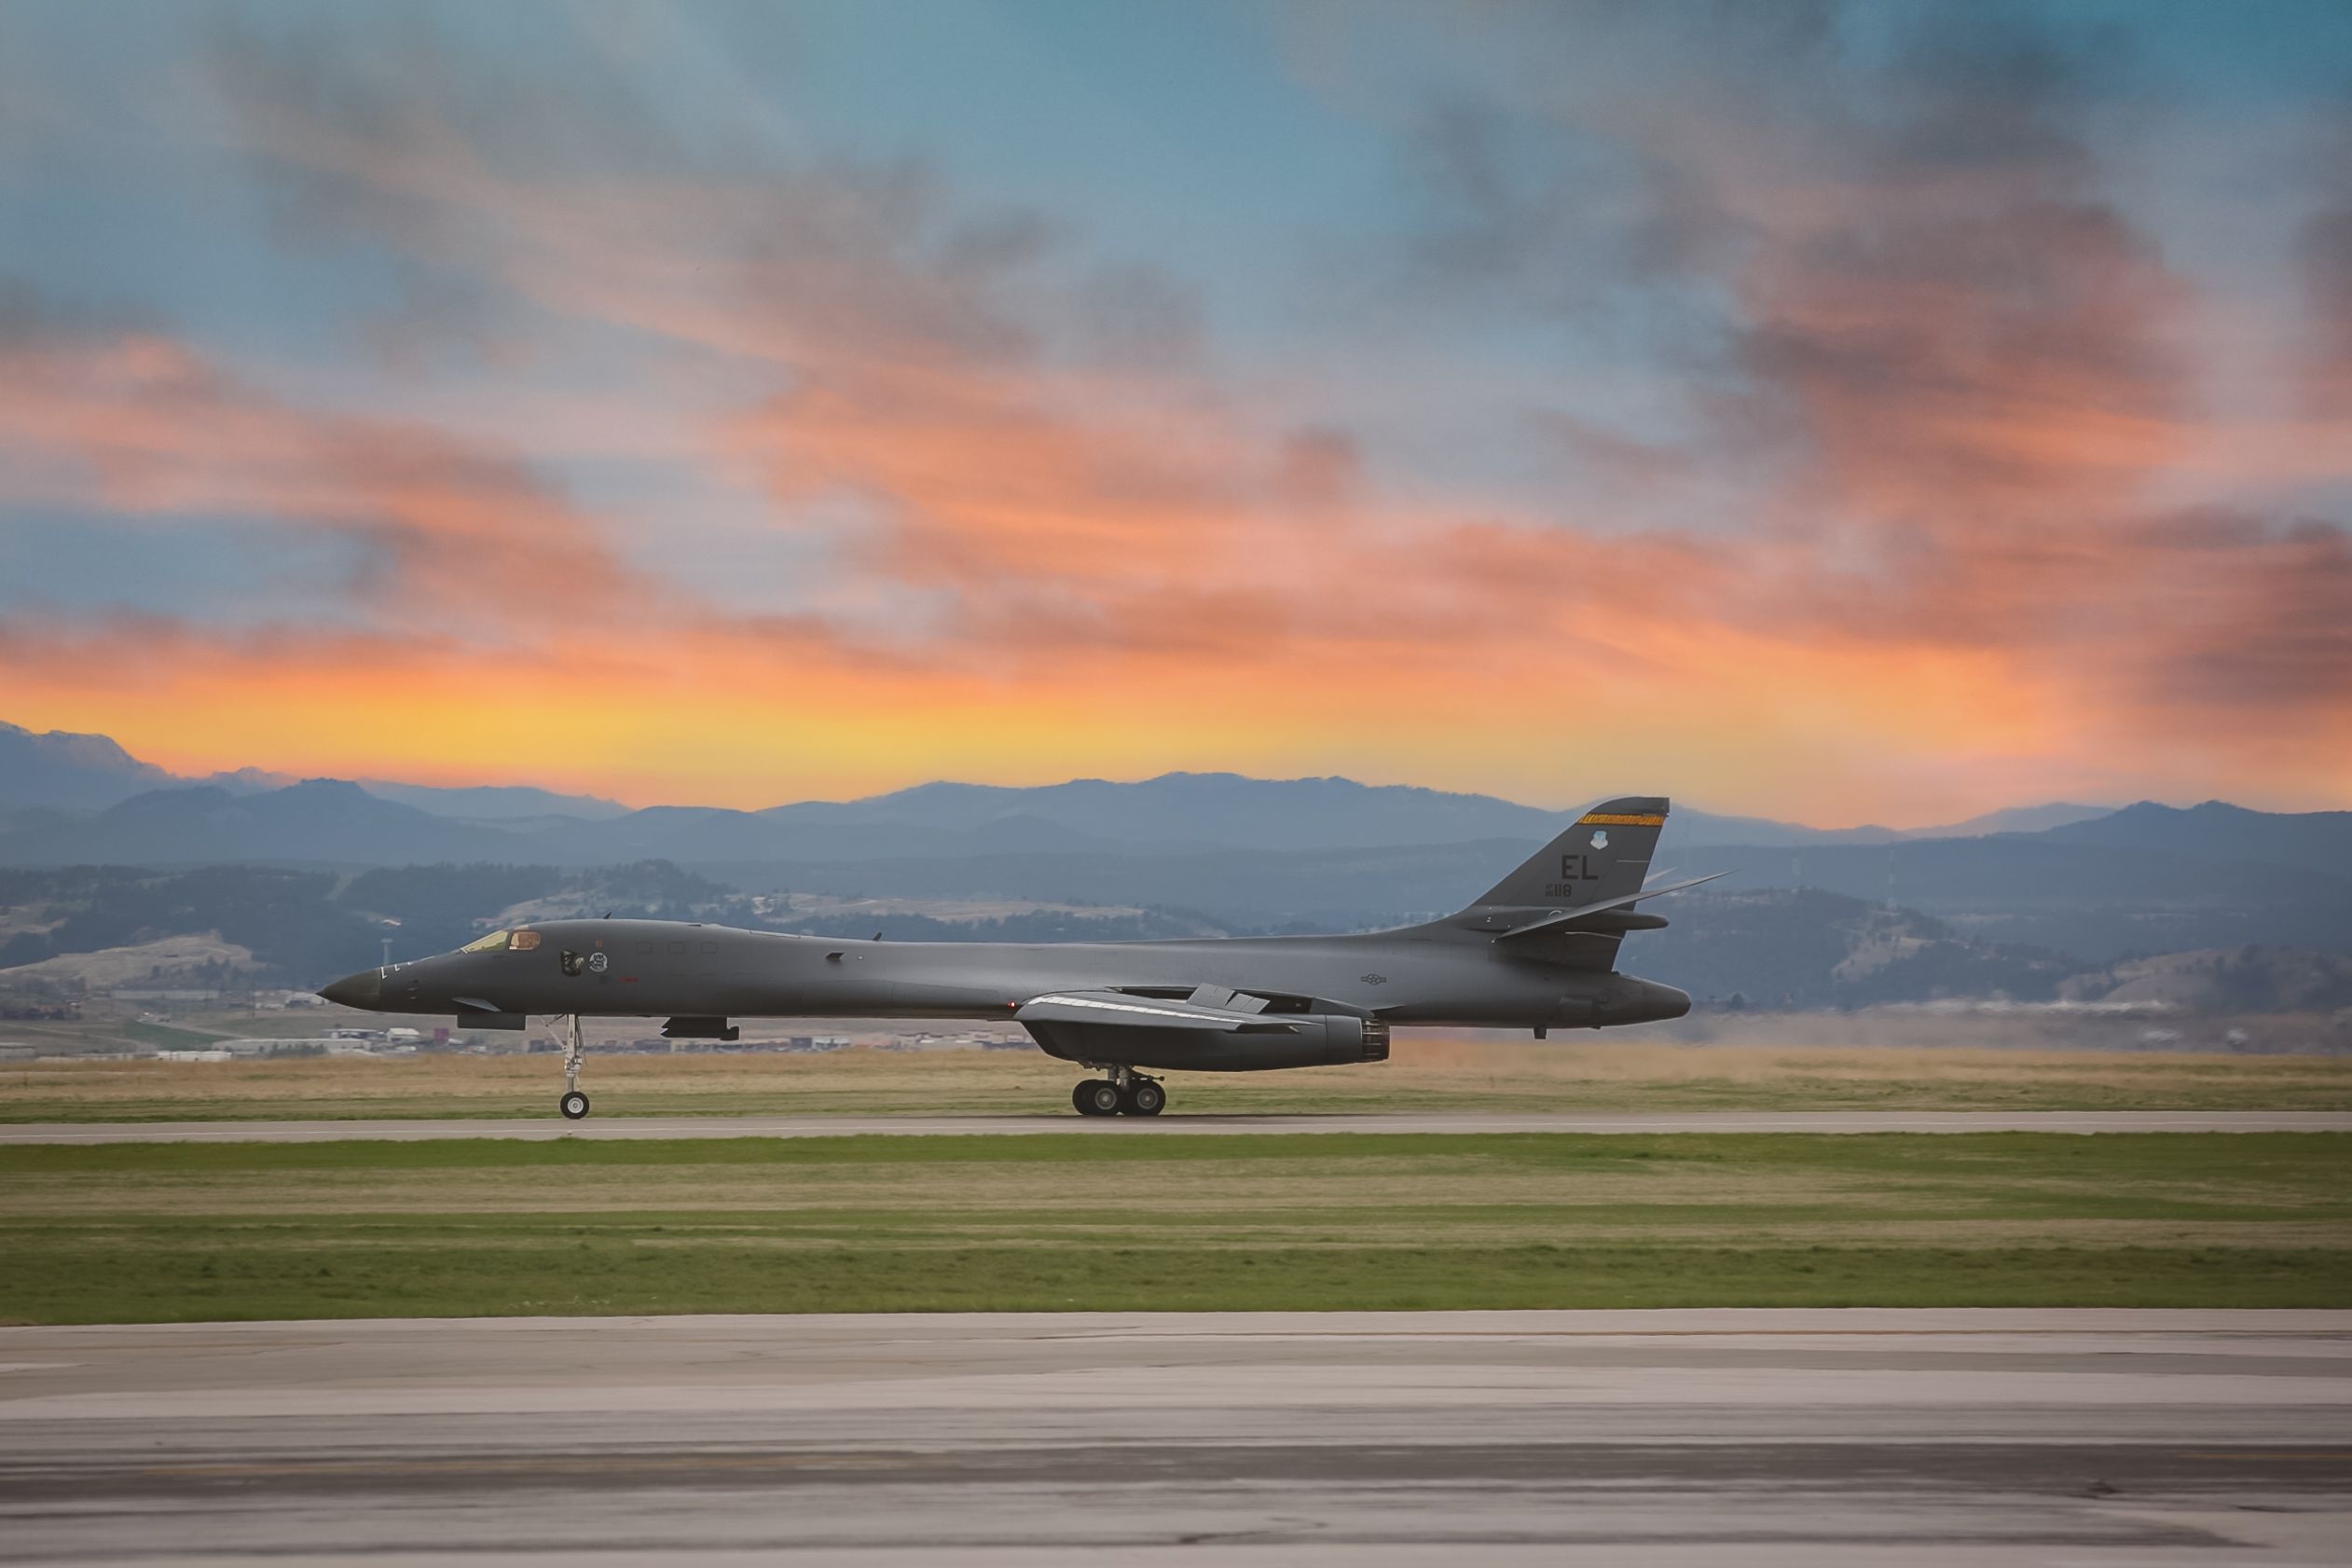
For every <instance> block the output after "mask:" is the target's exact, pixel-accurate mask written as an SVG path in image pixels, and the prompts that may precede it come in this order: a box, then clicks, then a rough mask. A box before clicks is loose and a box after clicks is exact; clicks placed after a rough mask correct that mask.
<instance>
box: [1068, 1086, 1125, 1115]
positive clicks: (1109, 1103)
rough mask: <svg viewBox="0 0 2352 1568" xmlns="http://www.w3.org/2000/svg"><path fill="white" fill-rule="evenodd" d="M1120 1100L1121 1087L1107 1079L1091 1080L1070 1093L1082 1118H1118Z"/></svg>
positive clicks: (1071, 1100)
mask: <svg viewBox="0 0 2352 1568" xmlns="http://www.w3.org/2000/svg"><path fill="white" fill-rule="evenodd" d="M1119 1099H1120V1095H1119V1085H1117V1084H1116V1083H1113V1082H1112V1081H1111V1080H1108V1079H1107V1078H1090V1079H1088V1080H1086V1081H1085V1082H1083V1083H1081V1084H1080V1085H1079V1086H1078V1087H1077V1088H1075V1089H1073V1090H1071V1091H1070V1103H1071V1104H1072V1105H1074V1106H1076V1107H1078V1113H1079V1115H1080V1116H1117V1115H1118V1114H1119Z"/></svg>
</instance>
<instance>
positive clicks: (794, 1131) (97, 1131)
mask: <svg viewBox="0 0 2352 1568" xmlns="http://www.w3.org/2000/svg"><path fill="white" fill-rule="evenodd" d="M2345 1132H2352V1111H2331V1110H2015V1111H2007V1110H1952V1111H1937V1110H1919V1111H1905V1110H1814V1111H1806V1110H1791V1111H1736V1110H1726V1111H1671V1112H1661V1113H1657V1114H1644V1113H1638V1112H1625V1113H1608V1112H1597V1113H1592V1114H1585V1115H1577V1114H1557V1113H1550V1112H1542V1113H1534V1114H1523V1115H1522V1114H1515V1113H1512V1112H1508V1111H1501V1112H1479V1111H1445V1112H1437V1113H1420V1112H1412V1111H1400V1112H1396V1113H1392V1114H1386V1115H1361V1114H1347V1115H1332V1116H1185V1115H1180V1114H1176V1113H1174V1112H1171V1113H1170V1114H1168V1115H1165V1116H1161V1117H1155V1118H1152V1119H1150V1120H1148V1121H1145V1120H1137V1119H1135V1118H1133V1117H1105V1118H1099V1119H1098V1118H1094V1117H1083V1116H1075V1115H1071V1114H1069V1113H1067V1112H1060V1113H1054V1112H1040V1113H1038V1114H1035V1115H1029V1116H641V1117H628V1116H600V1117H599V1116H592V1117H590V1118H588V1119H587V1120H586V1121H564V1120H562V1119H561V1118H560V1117H557V1116H556V1115H553V1114H552V1113H551V1114H549V1115H547V1116H545V1117H540V1118H533V1119H530V1120H528V1121H488V1120H478V1121H475V1120H460V1119H454V1118H452V1119H446V1120H438V1121H29V1122H19V1123H16V1124H13V1125H0V1147H5V1146H7V1145H10V1144H100V1143H324V1142H332V1141H335V1140H337V1139H342V1138H389V1139H394V1140H401V1141H412V1140H417V1139H424V1138H525V1139H535V1140H545V1139H550V1138H837V1137H854V1136H860V1135H899V1136H916V1135H927V1136H928V1135H960V1136H974V1137H980V1136H1006V1135H1022V1134H1037V1133H1085V1134H1090V1135H1097V1136H1103V1137H1160V1136H1170V1135H1174V1136H1182V1135H1188V1134H1204V1133H1221V1134H1222V1133H1246V1134H1270V1133H1601V1134H1607V1133H1625V1134H1630V1133H1643V1134H1656V1133H2345Z"/></svg>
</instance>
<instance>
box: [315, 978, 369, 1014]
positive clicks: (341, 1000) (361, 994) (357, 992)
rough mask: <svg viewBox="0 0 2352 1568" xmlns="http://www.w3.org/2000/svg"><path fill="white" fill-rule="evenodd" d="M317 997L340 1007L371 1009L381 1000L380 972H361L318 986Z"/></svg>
mask: <svg viewBox="0 0 2352 1568" xmlns="http://www.w3.org/2000/svg"><path fill="white" fill-rule="evenodd" d="M319 995H320V996H322V997H325V998H326V999H327V1000H328V1001H330V1002H334V1003H336V1004H337V1005H338V1006H341V1007H356V1008H372V1007H374V1006H375V1005H376V1004H377V1003H378V1002H379V1001H381V1000H383V997H384V977H383V974H382V972H381V971H380V970H360V972H359V973H357V974H347V975H345V976H344V977H343V978H342V979H340V980H338V981H337V982H335V983H333V984H331V985H322V986H320V987H319Z"/></svg>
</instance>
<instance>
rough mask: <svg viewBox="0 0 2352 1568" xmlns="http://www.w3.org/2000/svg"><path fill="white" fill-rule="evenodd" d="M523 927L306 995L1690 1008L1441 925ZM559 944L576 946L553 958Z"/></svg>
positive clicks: (1391, 1017)
mask: <svg viewBox="0 0 2352 1568" xmlns="http://www.w3.org/2000/svg"><path fill="white" fill-rule="evenodd" d="M528 929H529V930H530V931H531V932H533V933H535V934H536V935H537V936H538V938H539V941H538V943H537V945H536V946H535V947H533V948H532V949H531V950H530V951H529V952H515V951H513V950H512V949H511V948H509V949H502V950H500V951H495V952H482V953H463V952H461V953H447V954H443V955H441V956H437V957H432V958H422V959H419V960H417V961H415V962H413V963H406V964H394V965H392V966H391V967H390V968H388V969H381V970H367V971H363V972H362V973H359V974H355V975H352V976H351V977H349V978H348V979H345V980H341V981H337V983H335V984H334V985H332V986H329V987H328V988H327V991H326V992H325V993H324V994H325V995H326V996H327V997H329V999H331V1000H334V1001H338V1002H342V1003H344V1004H346V1005H348V1006H351V1007H360V1008H368V1009H372V1010H374V1011H378V1012H414V1013H448V1014H453V1015H455V1016H457V1017H458V1019H459V1021H460V1022H461V1023H462V1022H464V1021H465V1019H466V1016H467V1015H468V1014H473V1015H475V1016H477V1017H483V1018H488V1017H489V1016H493V1015H501V1014H503V1015H508V1016H519V1015H528V1014H530V1013H555V1014H561V1013H578V1014H581V1015H584V1016H587V1017H597V1018H601V1017H647V1018H659V1017H680V1016H690V1017H718V1018H727V1017H738V1018H740V1017H749V1018H997V1019H1010V1018H1011V1016H1012V1015H1013V1013H1014V1012H1016V1011H1019V1009H1020V1007H1021V1006H1022V1004H1023V1003H1025V1002H1026V1001H1029V1000H1030V999H1032V998H1033V997H1038V996H1040V995H1043V994H1046V993H1050V992H1056V991H1097V990H1122V991H1133V990H1136V989H1137V988H1139V987H1144V988H1151V989H1155V990H1156V989H1160V988H1168V989H1182V990H1186V991H1190V990H1192V989H1193V988H1195V987H1197V986H1200V985H1204V984H1205V985H1216V986H1222V987H1224V988H1226V989H1228V990H1231V991H1236V992H1243V993H1254V994H1257V995H1260V996H1263V995H1269V994H1272V995H1275V996H1280V997H1307V998H1313V999H1314V1002H1315V1003H1316V1004H1317V1005H1316V1006H1315V1007H1314V1008H1313V1009H1311V1010H1310V1011H1331V1012H1339V1013H1350V1014H1354V1015H1355V1016H1357V1017H1363V1018H1377V1019H1381V1020H1383V1021H1385V1022H1387V1023H1390V1024H1406V1025H1448V1024H1451V1025H1467V1026H1477V1027H1498V1026H1508V1027H1518V1028H1533V1027H1555V1026H1557V1027H1594V1028H1598V1027H1600V1026H1602V1025H1611V1024H1634V1023H1642V1022H1645V1021H1649V1020H1653V1019H1662V1018H1679V1017H1681V1016H1682V1015H1683V1014H1684V1013H1685V1012H1687V1011H1690V998H1689V997H1687V996H1685V995H1684V994H1683V993H1682V992H1680V991H1677V990H1675V989H1674V988H1672V987H1671V986H1667V985H1659V984H1657V983H1654V982H1651V981H1646V980H1637V979H1634V978H1633V977H1632V976H1630V975H1621V974H1615V973H1608V972H1602V973H1593V972H1591V971H1589V970H1577V969H1571V968H1568V967H1565V966H1563V965H1561V964H1559V963H1556V962H1549V961H1547V960H1546V959H1545V958H1543V957H1541V956H1534V955H1528V956H1521V955H1520V954H1519V953H1518V952H1516V951H1515V950H1512V949H1510V948H1507V947H1506V946H1505V945H1504V944H1502V943H1499V942H1494V941H1492V939H1491V938H1488V937H1484V936H1480V935H1479V934H1477V933H1475V932H1468V931H1454V930H1451V929H1448V928H1442V927H1426V926H1423V927H1409V928H1404V929H1401V930H1394V931H1379V932H1374V933H1371V934H1369V935H1364V936H1300V937H1223V938H1209V939H1203V940H1194V941H1176V942H871V941H864V942H860V941H848V940H845V939H842V938H838V937H811V936H792V935H785V934H782V933H778V932H774V931H747V930H739V929H736V928H733V927H727V926H708V925H689V924H685V923H682V922H679V921H671V920H549V921H543V922H541V923H538V924H535V925H533V926H531V927H530V928H528ZM567 954H569V955H571V956H573V957H574V958H575V959H576V960H578V961H577V962H575V963H571V964H567V962H566V960H565V955H567ZM567 968H570V969H571V970H574V971H575V972H572V973H566V972H565V970H566V969H567ZM1133 1065H1135V1066H1175V1065H1176V1064H1175V1063H1157V1064H1155V1063H1146V1062H1139V1063H1135V1064H1133Z"/></svg>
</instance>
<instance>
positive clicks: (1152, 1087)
mask: <svg viewBox="0 0 2352 1568" xmlns="http://www.w3.org/2000/svg"><path fill="white" fill-rule="evenodd" d="M1167 1104H1168V1092H1167V1091H1166V1090H1165V1089H1162V1088H1161V1087H1160V1086H1159V1085H1158V1084H1156V1083H1154V1082H1152V1081H1151V1080H1149V1079H1148V1078H1139V1079H1137V1080H1135V1087H1134V1088H1132V1089H1130V1090H1128V1091H1127V1103H1126V1105H1125V1106H1123V1107H1121V1109H1123V1110H1125V1111H1126V1113H1127V1114H1128V1115H1130V1116H1157V1115H1159V1114H1160V1113H1161V1112H1162V1110H1164V1109H1166V1108H1167Z"/></svg>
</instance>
